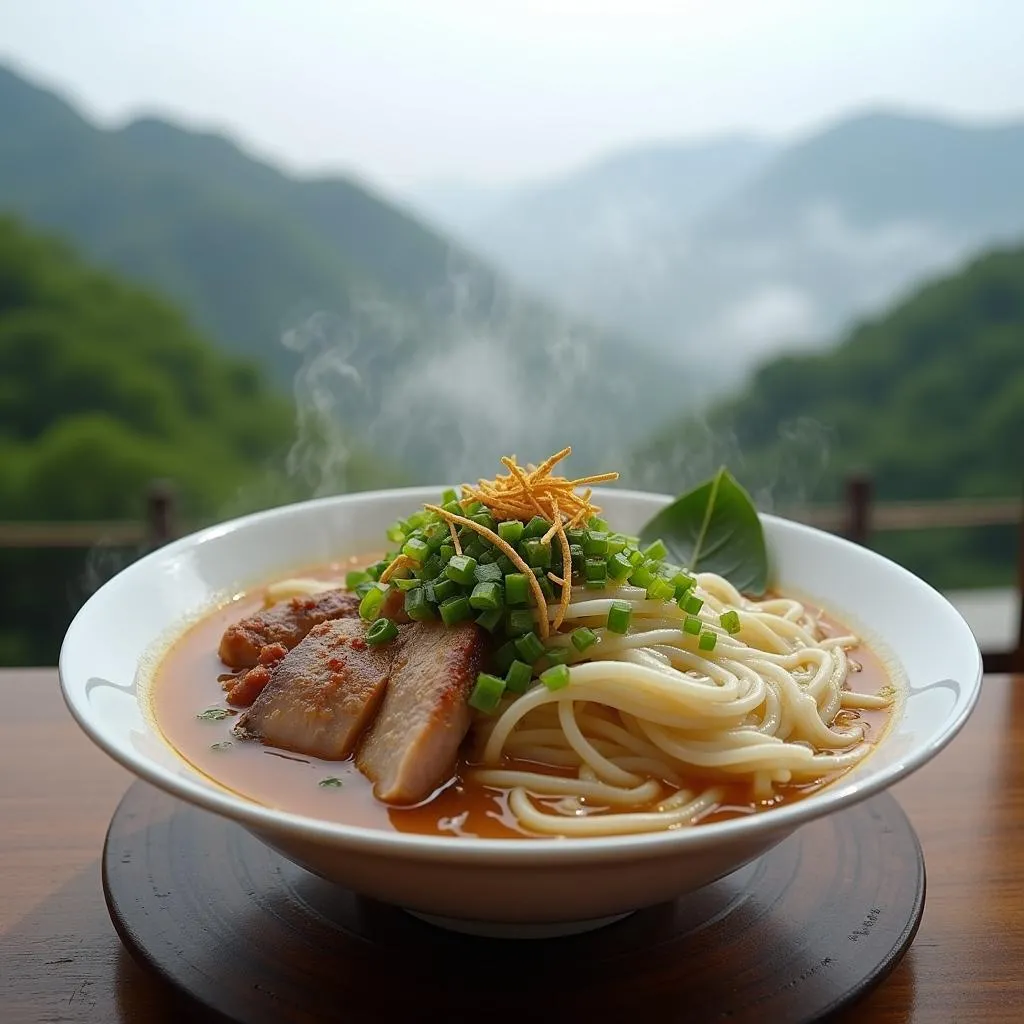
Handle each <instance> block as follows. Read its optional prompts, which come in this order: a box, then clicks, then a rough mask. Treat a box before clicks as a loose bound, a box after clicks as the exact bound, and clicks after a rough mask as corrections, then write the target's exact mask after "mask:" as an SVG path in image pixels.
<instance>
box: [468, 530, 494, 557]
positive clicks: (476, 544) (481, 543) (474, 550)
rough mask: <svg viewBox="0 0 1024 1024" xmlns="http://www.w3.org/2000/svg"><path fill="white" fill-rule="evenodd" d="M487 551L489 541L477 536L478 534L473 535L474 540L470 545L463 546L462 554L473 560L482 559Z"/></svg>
mask: <svg viewBox="0 0 1024 1024" xmlns="http://www.w3.org/2000/svg"><path fill="white" fill-rule="evenodd" d="M487 549H488V548H487V541H485V540H484V539H483V538H482V537H478V536H476V534H474V535H473V539H472V540H471V541H470V542H469V543H468V544H463V545H462V553H463V554H464V555H466V556H468V557H469V558H473V559H477V558H480V557H481V555H483V553H484V552H485V551H487Z"/></svg>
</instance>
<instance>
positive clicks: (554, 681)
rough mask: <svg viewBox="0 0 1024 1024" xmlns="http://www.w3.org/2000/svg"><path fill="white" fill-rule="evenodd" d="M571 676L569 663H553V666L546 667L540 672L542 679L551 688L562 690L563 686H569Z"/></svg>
mask: <svg viewBox="0 0 1024 1024" xmlns="http://www.w3.org/2000/svg"><path fill="white" fill-rule="evenodd" d="M569 678H570V677H569V666H568V665H552V667H551V668H549V669H545V671H543V672H541V674H540V681H541V682H542V683H543V684H544V685H545V686H546V687H547V688H548V689H549V690H561V689H562V688H563V687H565V686H568V685H569Z"/></svg>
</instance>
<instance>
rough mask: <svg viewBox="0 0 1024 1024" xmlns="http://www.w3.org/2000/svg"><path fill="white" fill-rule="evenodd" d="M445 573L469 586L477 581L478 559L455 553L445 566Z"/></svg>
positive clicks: (457, 581) (451, 578) (449, 577)
mask: <svg viewBox="0 0 1024 1024" xmlns="http://www.w3.org/2000/svg"><path fill="white" fill-rule="evenodd" d="M444 573H445V575H446V576H447V577H448V579H450V580H454V581H455V582H456V583H461V584H462V585H463V586H464V587H468V586H469V585H470V584H471V583H475V582H476V576H475V575H474V574H475V573H476V559H475V558H470V556H469V555H454V556H453V557H452V558H450V559H449V560H448V564H447V565H446V566H445V567H444Z"/></svg>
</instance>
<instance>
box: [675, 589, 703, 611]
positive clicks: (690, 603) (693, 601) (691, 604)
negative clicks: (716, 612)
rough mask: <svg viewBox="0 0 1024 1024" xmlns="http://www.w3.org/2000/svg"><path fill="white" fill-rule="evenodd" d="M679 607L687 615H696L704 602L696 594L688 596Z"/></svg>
mask: <svg viewBox="0 0 1024 1024" xmlns="http://www.w3.org/2000/svg"><path fill="white" fill-rule="evenodd" d="M679 607H680V608H682V609H683V611H684V612H687V613H688V614H689V615H696V614H697V612H699V611H700V610H701V608H703V607H704V602H703V601H702V600H701V599H700V598H699V597H698V596H697V595H696V594H690V595H689V597H687V598H686V600H685V601H683V602H680V605H679Z"/></svg>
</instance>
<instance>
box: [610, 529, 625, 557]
mask: <svg viewBox="0 0 1024 1024" xmlns="http://www.w3.org/2000/svg"><path fill="white" fill-rule="evenodd" d="M625 550H626V542H625V540H624V539H623V538H622V537H621V536H620V535H619V534H617V533H613V534H612V535H611V536H610V537H609V538H608V554H609V555H617V554H618V553H619V552H620V551H625Z"/></svg>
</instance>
